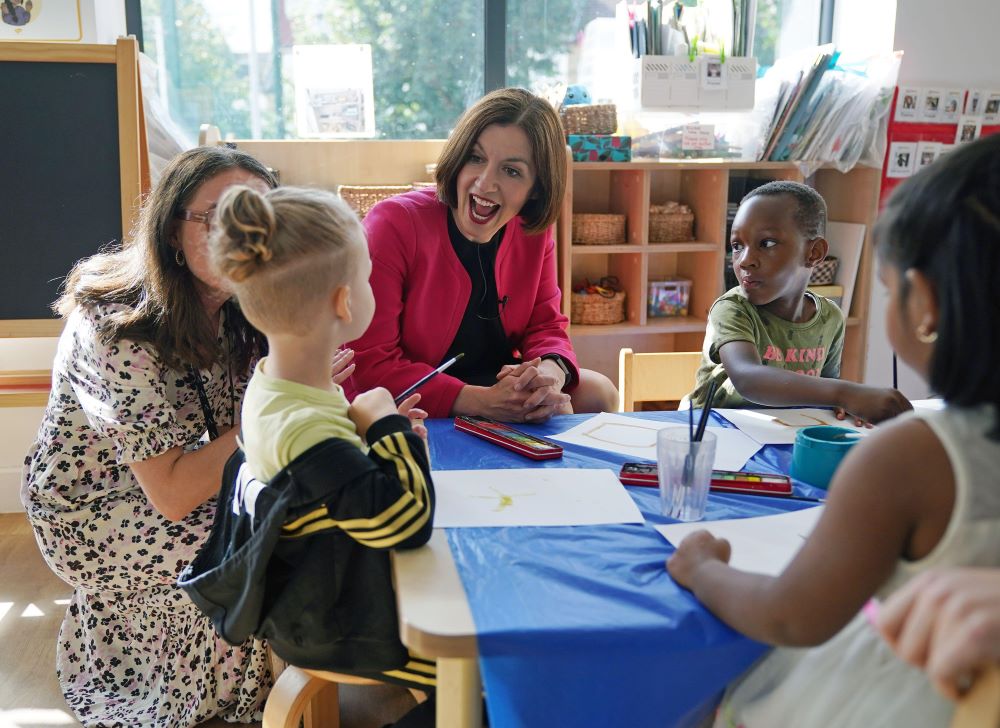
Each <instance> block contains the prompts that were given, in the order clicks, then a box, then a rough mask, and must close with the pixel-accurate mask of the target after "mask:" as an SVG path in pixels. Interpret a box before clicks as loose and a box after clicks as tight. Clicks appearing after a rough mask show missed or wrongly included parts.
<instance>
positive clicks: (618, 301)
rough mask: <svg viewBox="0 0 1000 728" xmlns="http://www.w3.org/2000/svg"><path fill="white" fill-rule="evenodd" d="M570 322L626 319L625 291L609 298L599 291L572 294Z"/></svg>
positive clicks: (615, 322) (602, 321) (600, 321)
mask: <svg viewBox="0 0 1000 728" xmlns="http://www.w3.org/2000/svg"><path fill="white" fill-rule="evenodd" d="M569 320H570V323H574V324H617V323H618V322H620V321H624V320H625V291H617V292H616V293H615V295H614V296H612V297H610V298H608V297H606V296H602V295H601V294H599V293H573V294H571V307H570V314H569Z"/></svg>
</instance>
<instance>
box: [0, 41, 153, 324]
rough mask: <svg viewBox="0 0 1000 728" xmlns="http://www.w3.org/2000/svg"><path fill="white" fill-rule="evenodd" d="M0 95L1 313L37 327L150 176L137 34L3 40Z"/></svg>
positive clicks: (117, 234)
mask: <svg viewBox="0 0 1000 728" xmlns="http://www.w3.org/2000/svg"><path fill="white" fill-rule="evenodd" d="M0 99H2V102H0V103H2V106H3V110H4V112H3V127H4V128H3V134H2V142H0V200H2V202H0V216H2V222H0V253H2V255H3V260H2V263H0V320H3V321H6V322H8V323H10V322H11V321H12V320H19V321H21V322H22V327H21V328H20V329H18V332H17V335H32V333H38V334H44V333H49V332H50V331H51V325H49V326H45V325H44V324H47V323H49V322H46V321H44V319H50V320H51V319H53V318H54V314H53V313H52V310H51V308H50V306H51V304H52V302H53V301H54V300H55V299H56V298H57V297H58V294H59V287H60V285H61V284H62V281H63V279H64V278H65V276H66V273H67V272H68V271H69V269H70V268H71V267H72V266H73V264H74V263H75V262H76V261H77V260H79V259H80V258H83V257H86V256H88V255H91V254H93V253H95V252H97V251H98V250H99V249H100V248H102V247H103V246H105V245H107V244H109V243H113V242H115V241H120V240H121V239H122V236H123V233H124V232H126V231H127V230H128V229H129V227H130V226H131V221H132V219H133V216H134V214H135V211H136V209H137V206H138V203H139V200H140V196H141V192H142V188H143V184H142V180H143V177H144V175H145V176H147V177H148V171H145V164H146V163H145V162H144V160H145V150H144V146H145V135H144V133H143V130H142V129H141V123H140V120H141V113H142V112H141V96H140V95H139V87H138V75H137V54H136V48H135V41H134V40H133V39H130V38H129V39H124V38H123V39H121V40H120V41H119V42H118V44H117V45H115V46H111V45H106V46H98V45H69V44H42V43H7V42H0ZM32 322H34V323H35V324H38V325H39V326H37V327H36V328H37V331H34V330H33V328H32Z"/></svg>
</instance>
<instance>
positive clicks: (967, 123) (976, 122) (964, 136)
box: [955, 116, 983, 144]
mask: <svg viewBox="0 0 1000 728" xmlns="http://www.w3.org/2000/svg"><path fill="white" fill-rule="evenodd" d="M982 124H983V119H982V117H980V116H963V117H962V118H960V119H959V120H958V129H957V131H956V132H955V143H956V144H965V143H966V142H972V141H975V140H976V139H978V138H979V133H980V132H981V131H982Z"/></svg>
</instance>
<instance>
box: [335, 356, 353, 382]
mask: <svg viewBox="0 0 1000 728" xmlns="http://www.w3.org/2000/svg"><path fill="white" fill-rule="evenodd" d="M354 366H355V365H354V349H337V354H336V356H334V357H333V366H332V367H331V371H330V376H331V377H332V378H333V381H334V384H343V383H344V380H345V379H347V378H348V377H349V376H351V375H352V374H354Z"/></svg>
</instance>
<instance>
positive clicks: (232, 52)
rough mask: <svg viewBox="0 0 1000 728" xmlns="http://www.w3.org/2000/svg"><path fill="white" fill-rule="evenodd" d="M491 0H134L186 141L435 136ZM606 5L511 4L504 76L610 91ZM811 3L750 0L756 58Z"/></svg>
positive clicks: (453, 108)
mask: <svg viewBox="0 0 1000 728" xmlns="http://www.w3.org/2000/svg"><path fill="white" fill-rule="evenodd" d="M831 1H832V0H827V2H831ZM486 2H488V0H481V1H480V2H475V0H397V1H396V2H394V3H385V2H383V1H382V0H141V9H142V29H143V45H144V50H145V52H146V54H147V55H149V56H150V57H151V58H152V59H153V60H154V62H155V63H156V65H157V67H158V69H159V77H158V91H159V96H160V97H161V99H162V100H163V102H164V104H165V105H166V107H167V109H168V111H169V113H170V116H171V117H172V119H173V120H174V121H175V122H177V124H178V125H179V126H180V127H181V129H182V130H183V131H184V132H186V133H187V135H188V136H189V137H190V138H192V139H194V138H195V137H196V136H197V131H198V128H199V126H200V125H201V124H203V123H212V124H215V125H216V126H218V127H219V128H220V130H221V131H222V133H223V134H224V135H227V136H233V137H235V138H264V139H274V138H278V139H281V138H297V137H314V136H323V135H328V136H363V137H369V138H370V137H374V138H389V139H441V138H444V137H446V136H447V135H448V133H449V131H450V130H451V128H452V126H453V125H454V123H455V120H456V119H457V118H458V117H459V116H460V115H461V113H462V111H463V110H464V109H466V108H467V107H468V106H469V105H470V104H471V103H472V102H473V101H475V100H476V99H477V98H479V97H480V96H481V95H482V93H483V85H484V56H485V44H484V36H485V31H484V19H485V11H484V7H485V4H486ZM615 5H616V3H615V0H506V17H507V21H506V23H505V32H506V36H505V45H506V73H507V84H509V85H517V86H526V87H528V88H532V89H534V90H544V89H545V88H546V87H548V86H552V85H553V84H555V83H558V82H565V83H581V84H584V85H586V86H587V87H588V89H589V90H590V92H591V97H592V98H593V99H594V101H600V100H604V99H616V98H618V97H619V96H620V94H621V92H622V88H623V87H622V81H621V79H622V78H625V79H630V78H631V64H630V62H629V56H628V53H627V50H628V49H627V39H625V38H622V37H620V35H621V34H620V33H618V32H616V31H617V30H619V28H617V26H615V21H614V16H615ZM819 5H820V3H819V2H818V1H817V0H757V32H756V41H755V45H754V48H755V52H756V53H757V55H758V57H759V58H760V62H761V65H762V66H766V65H770V64H771V63H773V59H774V57H775V55H776V54H781V53H786V52H790V51H792V50H796V49H797V48H800V47H805V46H809V45H814V44H815V39H816V38H817V28H818V23H819V10H818V8H819ZM623 44H624V50H623Z"/></svg>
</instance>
